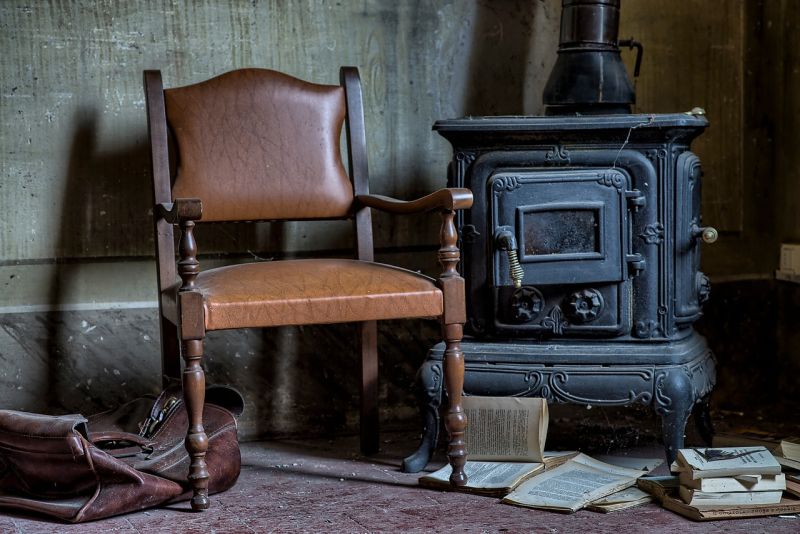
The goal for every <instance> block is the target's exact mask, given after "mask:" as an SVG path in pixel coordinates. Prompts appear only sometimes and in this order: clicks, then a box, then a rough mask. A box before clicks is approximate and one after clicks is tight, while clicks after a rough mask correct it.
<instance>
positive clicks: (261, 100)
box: [164, 69, 353, 221]
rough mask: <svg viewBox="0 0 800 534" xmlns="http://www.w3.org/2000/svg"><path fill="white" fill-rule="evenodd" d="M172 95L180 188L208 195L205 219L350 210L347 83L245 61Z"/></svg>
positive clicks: (176, 194) (169, 105)
mask: <svg viewBox="0 0 800 534" xmlns="http://www.w3.org/2000/svg"><path fill="white" fill-rule="evenodd" d="M164 97H165V104H166V112H167V118H168V120H169V124H170V127H171V128H172V132H173V134H174V136H175V140H176V142H177V145H178V150H179V153H180V159H179V161H178V172H177V175H176V178H175V183H174V185H173V189H172V197H173V199H174V198H199V199H201V200H202V201H203V220H204V221H247V220H269V219H313V218H340V217H345V216H347V215H348V214H349V212H350V209H351V206H352V203H353V186H352V183H351V182H350V179H349V178H348V176H347V173H346V172H345V170H344V167H343V166H342V159H341V152H340V144H339V141H340V137H341V130H342V123H343V121H344V115H345V101H344V91H343V89H342V88H341V87H340V86H338V85H319V84H314V83H309V82H305V81H302V80H298V79H297V78H293V77H291V76H288V75H286V74H283V73H279V72H275V71H272V70H266V69H241V70H236V71H232V72H229V73H227V74H223V75H221V76H217V77H216V78H212V79H210V80H208V81H205V82H201V83H198V84H195V85H189V86H186V87H179V88H175V89H167V90H165V91H164Z"/></svg>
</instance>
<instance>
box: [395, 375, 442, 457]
mask: <svg viewBox="0 0 800 534" xmlns="http://www.w3.org/2000/svg"><path fill="white" fill-rule="evenodd" d="M417 396H418V400H419V406H420V413H421V415H422V425H423V426H422V439H421V440H420V444H419V447H418V448H417V450H416V451H415V452H414V453H413V454H411V456H408V457H407V458H405V459H404V460H403V467H402V469H403V472H404V473H419V472H420V471H422V470H423V469H424V468H425V466H426V465H428V462H429V461H430V459H431V455H432V454H433V451H434V449H436V445H437V444H438V442H439V429H440V428H441V418H440V417H439V408H440V407H441V405H442V362H441V361H437V360H426V361H425V363H423V364H422V367H420V369H419V372H418V373H417Z"/></svg>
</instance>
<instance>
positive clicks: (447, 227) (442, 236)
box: [356, 188, 472, 324]
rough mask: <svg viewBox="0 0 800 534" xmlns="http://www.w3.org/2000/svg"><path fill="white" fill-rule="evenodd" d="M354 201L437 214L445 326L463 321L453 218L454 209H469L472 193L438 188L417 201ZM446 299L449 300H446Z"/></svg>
mask: <svg viewBox="0 0 800 534" xmlns="http://www.w3.org/2000/svg"><path fill="white" fill-rule="evenodd" d="M356 200H357V201H358V202H359V203H360V204H361V205H362V206H367V207H370V208H375V209H379V210H382V211H386V212H389V213H396V214H406V213H420V212H425V211H434V210H436V211H439V212H440V214H441V216H442V228H441V231H440V233H439V252H438V259H439V264H440V265H441V266H442V274H440V275H439V281H438V285H439V287H440V288H441V289H442V291H443V292H444V293H445V302H446V307H445V312H444V317H443V320H444V323H445V324H459V323H460V324H463V323H464V322H465V321H466V310H465V308H464V279H463V278H461V276H460V275H459V274H458V271H457V270H456V266H457V265H458V262H459V260H460V259H461V252H460V251H459V250H458V233H457V232H456V225H455V223H454V218H455V214H456V210H461V209H468V208H470V207H471V206H472V191H470V190H469V189H464V188H447V189H440V190H438V191H436V192H435V193H431V194H430V195H427V196H424V197H422V198H419V199H417V200H411V201H408V202H406V201H402V200H397V199H394V198H389V197H384V196H380V195H358V196H357V197H356ZM448 297H449V298H448Z"/></svg>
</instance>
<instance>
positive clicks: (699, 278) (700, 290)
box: [695, 271, 711, 306]
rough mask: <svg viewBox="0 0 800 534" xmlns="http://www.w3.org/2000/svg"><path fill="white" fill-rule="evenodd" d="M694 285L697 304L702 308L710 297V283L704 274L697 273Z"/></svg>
mask: <svg viewBox="0 0 800 534" xmlns="http://www.w3.org/2000/svg"><path fill="white" fill-rule="evenodd" d="M695 284H697V302H698V303H699V304H700V305H701V306H702V305H703V304H705V303H706V302H708V299H709V297H711V281H710V280H709V279H708V276H706V275H705V273H702V272H700V271H697V274H696V275H695Z"/></svg>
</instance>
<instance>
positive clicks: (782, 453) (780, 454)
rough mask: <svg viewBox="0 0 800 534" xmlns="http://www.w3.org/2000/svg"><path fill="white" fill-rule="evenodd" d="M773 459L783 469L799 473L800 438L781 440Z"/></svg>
mask: <svg viewBox="0 0 800 534" xmlns="http://www.w3.org/2000/svg"><path fill="white" fill-rule="evenodd" d="M775 459H776V460H778V463H779V464H781V465H782V466H784V467H788V468H789V469H792V470H794V471H800V437H791V438H785V439H782V440H781V442H780V445H778V447H777V448H776V449H775Z"/></svg>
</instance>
